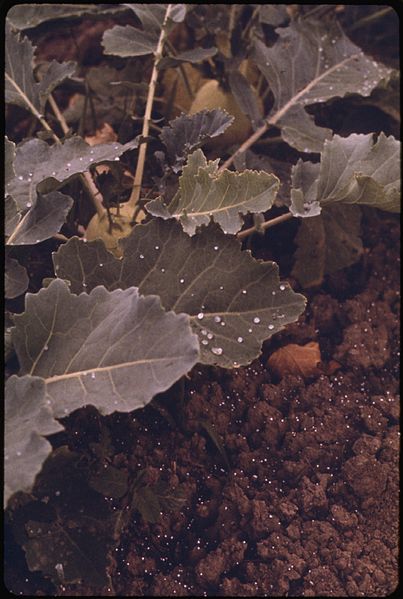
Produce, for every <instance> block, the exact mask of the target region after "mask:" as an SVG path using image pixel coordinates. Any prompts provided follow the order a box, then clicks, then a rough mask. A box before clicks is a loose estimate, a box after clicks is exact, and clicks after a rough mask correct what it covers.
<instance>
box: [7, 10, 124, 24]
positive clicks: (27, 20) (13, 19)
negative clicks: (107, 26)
mask: <svg viewBox="0 0 403 599" xmlns="http://www.w3.org/2000/svg"><path fill="white" fill-rule="evenodd" d="M123 10H126V8H125V6H124V5H122V4H116V5H115V6H114V5H111V4H17V5H14V6H12V7H11V8H10V10H9V11H8V12H7V19H8V21H9V22H10V23H11V25H12V26H13V27H14V28H16V29H31V28H32V27H36V26H37V25H40V24H41V23H45V22H46V21H51V20H54V19H68V18H71V17H81V16H83V15H86V14H100V15H104V14H109V13H116V12H122V11H123Z"/></svg>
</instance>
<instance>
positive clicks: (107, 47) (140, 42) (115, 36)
mask: <svg viewBox="0 0 403 599" xmlns="http://www.w3.org/2000/svg"><path fill="white" fill-rule="evenodd" d="M157 43H158V36H157V37H156V36H155V35H154V34H150V33H148V32H146V31H142V30H141V29H136V28H135V27H132V26H131V25H125V26H124V27H122V26H121V25H116V26H115V27H112V29H107V30H106V31H105V33H104V35H103V38H102V45H103V47H104V54H113V55H114V56H121V57H123V58H126V57H128V56H145V55H146V54H154V52H155V51H156V49H157Z"/></svg>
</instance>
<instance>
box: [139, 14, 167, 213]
mask: <svg viewBox="0 0 403 599" xmlns="http://www.w3.org/2000/svg"><path fill="white" fill-rule="evenodd" d="M172 6H173V5H172V4H168V6H167V9H166V12H165V18H164V22H163V24H162V28H161V33H160V37H159V40H158V44H157V48H156V51H155V54H154V66H153V70H152V73H151V78H150V83H149V86H148V95H147V103H146V109H145V113H144V121H143V130H142V132H141V136H142V137H143V138H147V137H148V133H149V130H150V120H151V112H152V107H153V102H154V95H155V89H156V86H157V79H158V62H159V60H160V59H161V57H162V52H163V49H164V42H165V36H166V25H167V22H168V18H169V14H170V12H171V9H172ZM146 152H147V142H144V143H142V144H141V145H140V148H139V156H138V159H137V166H136V172H135V175H134V182H133V189H132V192H131V195H130V198H129V202H128V204H129V206H130V208H131V209H132V210H133V211H134V208H135V206H136V204H137V202H138V201H139V198H140V192H141V184H142V181H143V173H144V164H145V158H146Z"/></svg>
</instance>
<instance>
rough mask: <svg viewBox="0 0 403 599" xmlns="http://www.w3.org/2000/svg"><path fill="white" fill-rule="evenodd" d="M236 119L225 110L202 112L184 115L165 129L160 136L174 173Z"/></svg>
mask: <svg viewBox="0 0 403 599" xmlns="http://www.w3.org/2000/svg"><path fill="white" fill-rule="evenodd" d="M233 120H234V117H233V116H232V115H230V114H228V112H226V111H225V110H221V109H219V108H218V109H215V110H202V111H201V112H197V113H196V114H183V115H182V116H178V118H176V119H174V120H173V121H170V123H169V127H163V128H162V132H161V134H160V138H161V140H162V142H163V143H164V144H165V146H166V148H167V151H168V157H169V160H170V162H171V164H173V167H172V168H173V170H174V172H176V173H177V172H178V171H180V170H181V169H182V166H183V164H184V163H185V161H186V159H187V157H188V155H189V154H190V153H191V152H193V151H194V150H196V149H197V148H199V147H200V146H201V145H203V143H204V142H206V141H208V140H209V139H211V138H212V137H217V135H221V133H224V131H225V130H226V129H227V127H229V126H230V125H231V123H232V122H233Z"/></svg>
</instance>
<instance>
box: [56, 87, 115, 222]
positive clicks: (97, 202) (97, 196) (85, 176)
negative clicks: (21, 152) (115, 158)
mask: <svg viewBox="0 0 403 599" xmlns="http://www.w3.org/2000/svg"><path fill="white" fill-rule="evenodd" d="M49 104H50V107H51V108H52V110H53V112H54V114H55V117H56V118H57V120H58V121H59V124H60V127H61V128H62V131H63V133H64V134H65V135H67V134H68V132H69V126H68V124H67V123H66V119H65V118H64V116H63V115H62V113H61V112H60V110H59V107H58V105H57V104H56V101H55V99H54V97H53V96H52V94H50V95H49ZM45 122H46V121H45ZM55 137H56V140H57V143H60V139H59V138H58V137H57V135H55ZM80 177H81V181H82V183H83V184H84V186H85V188H86V189H87V191H88V193H89V195H90V197H91V199H92V201H93V204H94V206H95V210H96V211H97V214H98V216H99V217H100V218H101V217H102V216H103V215H104V214H105V212H106V210H105V208H104V206H103V197H102V194H101V192H100V191H99V189H98V187H97V186H96V185H95V183H94V179H93V178H92V176H91V173H89V172H88V171H86V172H85V173H82V174H81V175H80Z"/></svg>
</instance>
